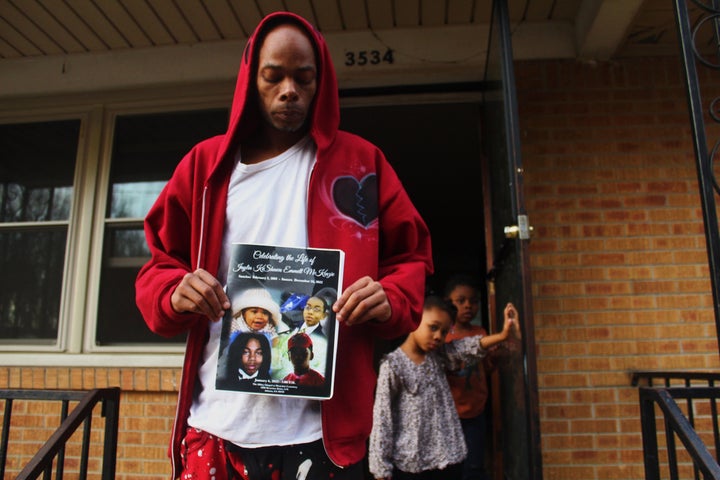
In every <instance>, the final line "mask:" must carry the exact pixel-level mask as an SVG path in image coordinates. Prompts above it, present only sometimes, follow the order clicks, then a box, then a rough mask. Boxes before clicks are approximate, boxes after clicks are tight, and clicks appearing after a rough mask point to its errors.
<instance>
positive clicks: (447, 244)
mask: <svg viewBox="0 0 720 480" xmlns="http://www.w3.org/2000/svg"><path fill="white" fill-rule="evenodd" d="M480 109H481V106H480V104H479V103H472V102H464V103H461V102H450V103H421V102H418V103H404V104H400V105H398V104H395V105H380V106H353V107H345V108H343V110H342V113H341V125H340V128H342V129H343V130H347V131H350V132H352V133H356V134H358V135H360V136H362V137H363V138H365V139H367V140H369V141H371V142H373V143H374V144H375V145H377V146H378V147H380V149H381V150H382V151H383V152H384V153H385V156H386V157H387V159H388V161H389V162H390V164H391V165H392V166H393V168H394V169H395V171H396V172H397V174H398V176H399V177H400V180H401V181H402V183H403V185H404V187H405V189H406V190H407V192H408V194H409V195H410V198H411V199H412V201H413V203H414V204H415V207H416V208H417V209H418V211H419V212H420V214H421V215H422V217H423V218H424V219H425V222H426V223H427V224H428V228H429V229H430V233H431V236H432V247H433V260H434V264H435V273H434V274H433V275H432V277H431V278H429V279H428V289H429V290H431V291H434V292H435V293H438V294H442V287H443V285H444V283H445V281H446V280H447V278H448V276H450V275H452V274H454V273H460V272H463V273H468V274H471V275H473V276H475V277H476V278H478V279H484V277H485V272H486V271H487V269H486V265H485V263H486V262H485V238H484V235H483V233H482V232H483V230H484V227H483V225H484V218H483V206H482V203H483V202H482V188H481V186H482V178H481V172H482V164H481V143H480V141H481V139H480V114H481V110H480ZM478 232H480V234H478ZM484 304H485V303H483V305H484Z"/></svg>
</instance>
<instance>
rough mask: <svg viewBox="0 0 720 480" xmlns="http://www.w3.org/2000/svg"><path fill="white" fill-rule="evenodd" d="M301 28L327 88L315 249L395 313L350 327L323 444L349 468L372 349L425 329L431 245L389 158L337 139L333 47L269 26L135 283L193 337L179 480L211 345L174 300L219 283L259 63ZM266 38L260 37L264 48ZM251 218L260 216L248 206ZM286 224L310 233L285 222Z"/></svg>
mask: <svg viewBox="0 0 720 480" xmlns="http://www.w3.org/2000/svg"><path fill="white" fill-rule="evenodd" d="M276 22H280V23H287V22H294V23H295V24H298V25H300V26H301V27H302V28H303V29H304V30H305V31H307V33H308V36H309V37H310V39H311V40H312V42H313V44H314V46H315V49H316V54H317V63H318V65H317V67H318V72H319V73H318V86H317V93H316V96H315V99H314V104H313V108H312V111H311V114H310V117H309V121H310V122H311V125H310V135H311V137H312V139H313V140H314V141H315V143H316V145H317V160H316V164H315V167H314V169H313V172H312V175H311V178H310V184H309V188H308V213H307V218H306V219H304V221H306V223H307V231H308V243H309V246H310V247H313V248H338V249H341V250H343V251H345V271H344V276H343V281H344V285H343V287H347V286H348V285H350V284H351V283H353V282H354V281H356V280H357V279H359V278H360V277H363V276H365V275H368V276H370V277H372V278H373V279H376V280H378V281H380V283H381V284H382V286H383V289H384V290H385V292H386V294H387V297H388V300H389V302H390V305H391V307H392V315H391V318H390V319H389V320H388V321H387V322H382V323H381V322H375V321H370V322H366V323H364V324H361V325H354V326H350V327H348V326H346V325H345V324H343V323H341V324H340V327H339V333H338V335H339V336H338V348H337V362H336V371H335V375H336V377H335V378H336V380H335V389H334V394H333V397H332V398H331V399H329V400H323V401H321V410H322V430H323V443H324V445H325V450H326V451H327V454H328V456H329V457H330V459H331V460H332V461H333V462H335V463H336V464H338V465H340V466H348V465H350V464H353V463H356V462H358V461H360V460H361V459H362V458H363V457H364V455H365V453H366V440H367V438H368V436H369V434H370V429H371V423H372V405H373V394H374V387H375V380H376V375H375V370H374V368H373V358H374V357H373V344H374V340H375V339H376V338H394V337H397V336H400V335H402V334H405V333H408V332H410V331H412V330H414V329H415V328H416V327H417V325H418V322H419V320H420V314H421V310H422V304H423V294H424V289H425V278H426V275H428V274H430V273H432V255H431V246H430V234H429V232H428V229H427V227H426V225H425V223H424V222H423V220H422V218H421V217H420V215H419V214H418V212H417V210H416V209H415V207H414V206H413V204H412V202H411V201H410V199H409V198H408V195H407V193H406V192H405V190H404V188H403V186H402V184H401V183H400V180H399V179H398V177H397V175H396V173H395V172H394V170H393V169H392V167H391V166H390V165H389V163H388V162H387V160H386V159H385V157H384V155H383V153H382V152H381V151H380V150H379V149H378V148H377V147H376V146H374V145H372V144H371V143H369V142H368V141H366V140H364V139H362V138H360V137H358V136H356V135H353V134H350V133H347V132H343V131H340V130H338V126H339V120H340V108H339V99H338V90H337V80H336V78H335V71H334V68H333V65H332V62H331V58H330V53H329V50H328V48H327V45H326V44H325V41H324V40H323V38H322V37H321V35H320V34H319V32H317V31H316V30H315V29H314V27H312V25H310V24H309V23H308V22H307V21H305V20H304V19H302V18H301V17H298V16H296V15H294V14H291V13H286V12H277V13H274V14H271V15H269V16H267V17H265V18H264V19H263V20H262V21H261V22H260V24H259V25H258V27H257V28H256V30H255V32H254V33H253V34H252V35H251V37H250V39H249V40H248V43H247V45H246V47H245V50H244V52H243V54H242V60H241V65H240V71H239V73H238V79H237V84H236V88H235V94H234V97H233V103H232V108H231V112H230V119H229V125H228V130H227V132H226V133H225V134H224V135H219V136H216V137H213V138H210V139H208V140H205V141H203V142H200V143H199V144H198V145H196V146H195V147H193V149H192V150H191V151H190V152H189V153H188V154H187V155H186V156H185V157H184V158H183V159H182V160H181V162H180V164H179V165H178V166H177V168H176V170H175V172H174V174H173V176H172V178H171V179H170V181H169V182H168V184H167V186H166V187H165V188H164V189H163V191H162V192H161V193H160V196H159V197H158V199H157V201H156V202H155V204H154V205H153V207H152V208H151V209H150V212H149V213H148V215H147V217H146V219H145V235H146V237H147V242H148V245H149V248H150V252H151V254H152V258H151V259H150V261H149V262H148V263H147V264H145V265H144V266H143V268H142V269H141V270H140V273H139V274H138V277H137V281H136V297H137V305H138V307H139V308H140V311H141V312H142V314H143V317H144V318H145V321H146V323H147V324H148V326H149V327H150V329H151V330H152V331H153V332H155V333H158V334H160V335H164V336H173V335H177V334H180V333H182V332H188V338H187V346H186V351H185V361H184V365H183V371H182V379H181V383H180V392H179V396H178V404H177V412H176V418H175V422H174V426H173V431H172V439H171V445H170V454H171V458H172V464H173V478H177V475H179V472H180V466H181V465H180V455H179V451H180V442H181V440H182V437H183V435H184V432H185V428H186V426H187V418H188V414H189V409H190V405H191V403H192V398H193V389H194V388H196V385H197V383H198V382H197V377H198V366H199V363H200V361H201V358H202V352H203V348H204V346H205V343H206V341H207V338H208V333H209V323H208V322H209V320H208V318H207V317H205V316H202V315H197V314H191V313H176V312H175V311H174V310H173V308H172V306H171V303H170V297H171V295H172V293H173V291H174V290H175V288H176V287H177V285H178V284H179V283H180V281H181V280H182V278H183V276H184V275H185V274H187V273H188V272H191V271H193V270H195V269H196V268H203V269H205V270H207V271H209V272H210V273H212V274H214V275H217V271H218V265H219V262H220V253H221V251H222V248H223V246H222V238H223V230H224V228H225V225H224V223H225V208H226V202H227V192H228V183H229V180H230V173H231V169H232V166H233V158H234V156H235V152H236V150H237V148H238V145H239V144H240V143H241V142H242V141H243V138H247V137H248V136H249V135H252V134H253V130H254V127H255V126H256V125H257V124H258V122H260V121H262V120H260V119H259V117H258V114H257V111H256V109H255V108H250V107H249V106H248V105H252V103H251V102H249V101H248V99H249V98H250V95H252V93H251V92H252V90H251V88H250V85H251V82H252V81H253V78H252V76H253V73H252V72H254V70H255V68H256V64H257V58H258V52H259V48H258V47H259V45H257V42H256V39H258V35H259V34H262V35H264V33H266V32H267V30H269V29H272V28H273V26H275V25H277V23H276ZM261 38H262V36H261ZM247 208H263V206H262V205H248V206H247ZM278 221H279V222H292V221H302V219H296V218H284V217H283V216H282V212H278Z"/></svg>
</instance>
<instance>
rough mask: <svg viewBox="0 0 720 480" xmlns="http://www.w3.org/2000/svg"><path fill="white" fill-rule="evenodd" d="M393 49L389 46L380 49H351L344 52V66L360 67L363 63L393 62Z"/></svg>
mask: <svg viewBox="0 0 720 480" xmlns="http://www.w3.org/2000/svg"><path fill="white" fill-rule="evenodd" d="M394 61H395V59H394V58H393V51H392V49H391V48H388V49H386V50H385V51H381V50H357V51H355V50H351V51H347V52H345V66H346V67H362V66H365V65H380V64H381V63H393V62H394Z"/></svg>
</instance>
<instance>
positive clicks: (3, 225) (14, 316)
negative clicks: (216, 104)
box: [0, 102, 228, 354]
mask: <svg viewBox="0 0 720 480" xmlns="http://www.w3.org/2000/svg"><path fill="white" fill-rule="evenodd" d="M223 103H224V102H223ZM102 112H103V109H102V108H97V109H95V110H93V112H92V113H90V112H86V113H83V112H82V111H81V112H78V113H77V114H76V118H73V119H63V120H45V119H42V120H40V121H34V120H30V121H24V122H23V123H17V122H16V123H3V124H0V152H1V153H0V269H1V271H2V272H3V275H2V276H0V344H1V345H3V346H4V348H5V349H6V351H13V352H20V351H27V352H34V351H43V352H53V351H55V352H65V353H75V354H80V353H89V352H95V351H97V352H103V351H107V352H113V351H120V350H123V351H129V352H133V351H135V352H142V353H145V352H152V351H154V350H153V349H155V351H159V350H162V351H167V349H163V348H161V347H162V346H164V345H166V346H170V347H173V348H172V350H171V351H175V347H177V346H178V345H180V344H181V343H184V341H185V339H184V335H183V336H182V338H170V339H167V338H163V337H161V336H159V335H155V334H154V333H152V332H150V330H149V329H148V328H147V326H146V325H145V322H144V320H143V319H142V316H141V315H140V312H139V311H138V309H137V307H136V305H135V277H136V276H137V273H138V271H139V269H140V267H141V266H142V265H143V264H144V263H145V262H146V261H147V260H148V259H149V251H148V248H147V244H146V242H145V235H144V232H143V219H144V217H145V215H146V214H147V212H148V210H149V209H150V207H151V206H152V204H153V203H154V202H155V199H156V198H157V196H158V194H159V193H160V191H161V190H162V188H163V187H164V186H165V184H166V182H167V180H168V179H169V178H170V176H171V175H172V172H173V171H174V169H175V167H176V166H177V164H178V162H179V161H180V159H182V157H183V156H184V155H185V154H186V153H187V152H188V151H189V150H190V149H191V148H192V146H193V145H195V144H196V143H198V142H199V141H201V140H203V139H205V138H209V137H211V136H214V135H217V134H219V133H223V132H225V130H226V128H227V121H228V110H227V109H226V108H212V109H204V110H191V111H172V112H163V113H147V114H145V113H143V114H137V113H132V114H117V115H114V116H113V115H112V114H111V113H107V112H106V113H105V115H103V113H102ZM34 118H38V117H34ZM103 118H104V119H105V120H103ZM4 121H5V120H4ZM101 138H105V139H108V141H106V142H104V143H106V144H108V146H107V147H105V150H103V146H102V145H103V141H102V140H101ZM109 144H112V145H111V146H109ZM106 185H107V186H106ZM98 209H103V210H104V212H103V213H101V212H99V211H98ZM88 232H94V234H90V233H88ZM83 339H85V340H84V341H83ZM133 347H140V348H133ZM178 351H179V350H178Z"/></svg>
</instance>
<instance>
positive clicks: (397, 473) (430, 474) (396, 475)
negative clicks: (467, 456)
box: [392, 463, 463, 480]
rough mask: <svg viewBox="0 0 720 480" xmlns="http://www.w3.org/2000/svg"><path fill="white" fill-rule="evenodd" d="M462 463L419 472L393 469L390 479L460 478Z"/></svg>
mask: <svg viewBox="0 0 720 480" xmlns="http://www.w3.org/2000/svg"><path fill="white" fill-rule="evenodd" d="M462 472H463V468H462V463H457V464H455V465H450V466H448V467H445V468H443V469H442V470H428V471H425V472H420V473H408V472H403V471H402V470H398V469H395V470H394V471H393V474H392V480H459V479H461V478H462Z"/></svg>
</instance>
